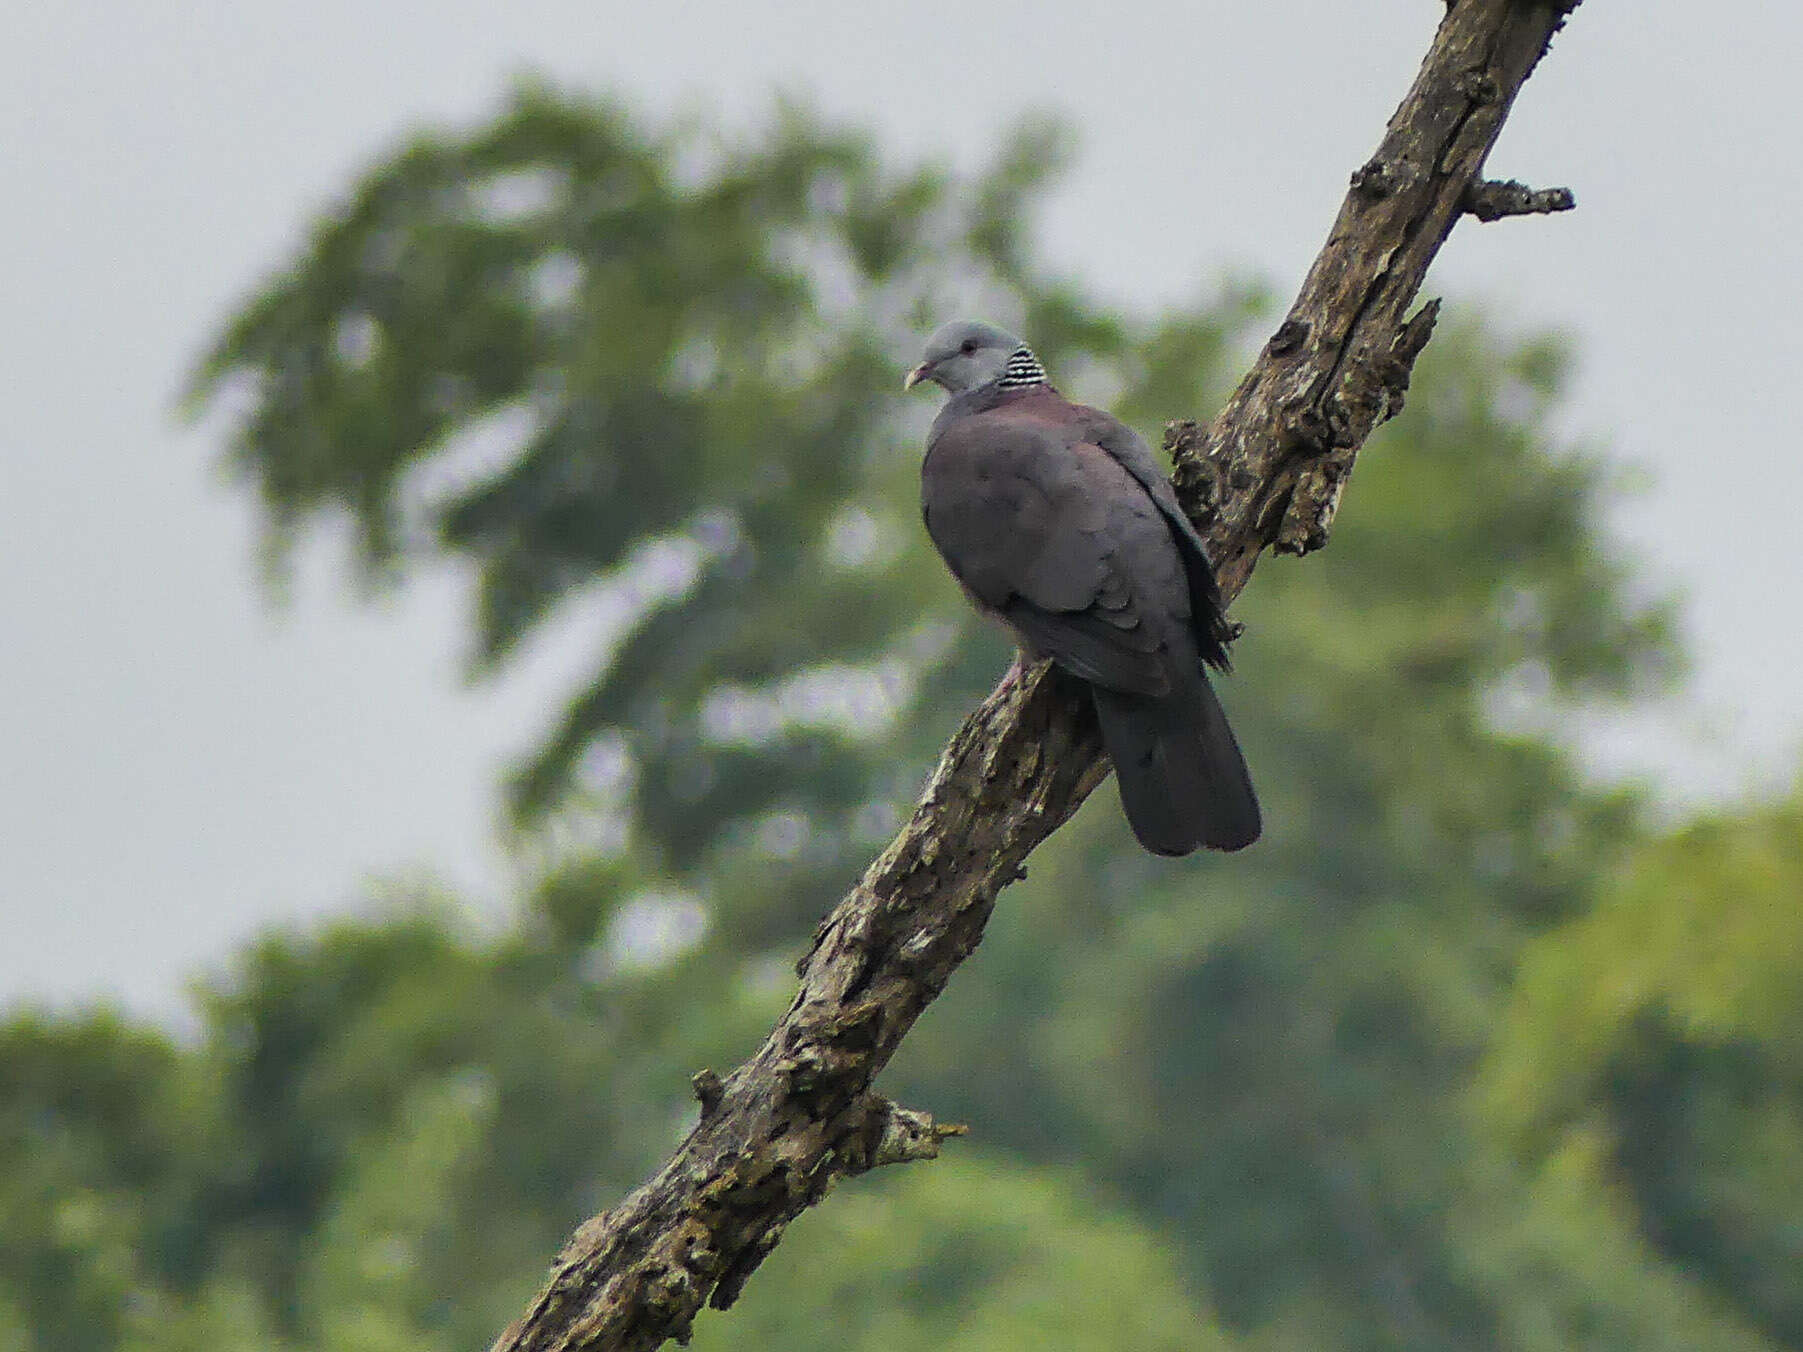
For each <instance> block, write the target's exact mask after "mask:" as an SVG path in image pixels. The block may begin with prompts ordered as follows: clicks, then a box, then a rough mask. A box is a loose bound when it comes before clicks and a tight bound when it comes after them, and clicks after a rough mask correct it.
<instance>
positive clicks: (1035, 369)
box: [903, 319, 1045, 394]
mask: <svg viewBox="0 0 1803 1352" xmlns="http://www.w3.org/2000/svg"><path fill="white" fill-rule="evenodd" d="M923 380H930V381H932V382H934V383H935V384H937V385H939V386H941V387H942V388H943V389H944V390H945V392H946V393H947V394H963V393H964V391H966V390H974V389H977V388H979V387H980V386H983V385H1002V386H1005V387H1013V386H1020V385H1039V384H1043V383H1044V382H1045V368H1044V367H1042V366H1041V365H1040V364H1039V358H1037V357H1035V356H1034V355H1033V351H1032V349H1031V348H1029V347H1028V346H1027V345H1026V344H1025V343H1023V342H1021V340H1020V339H1018V338H1016V337H1015V336H1014V335H1013V334H1012V333H1009V332H1008V331H1007V330H1006V329H998V328H997V327H996V326H995V325H994V324H985V323H983V322H982V321H981V320H975V319H961V320H959V321H957V322H956V323H953V324H947V325H946V326H945V327H944V328H942V329H940V330H939V331H938V332H936V333H935V334H934V335H933V336H932V337H931V338H929V339H927V346H926V351H925V352H923V353H922V354H921V362H920V365H919V366H916V367H915V368H914V369H913V370H912V371H910V372H908V379H907V381H906V383H905V384H904V386H903V388H905V389H910V390H911V389H913V388H914V387H915V386H916V385H918V384H920V382H921V381H923Z"/></svg>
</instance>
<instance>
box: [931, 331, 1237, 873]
mask: <svg viewBox="0 0 1803 1352" xmlns="http://www.w3.org/2000/svg"><path fill="white" fill-rule="evenodd" d="M923 381H931V382H932V383H934V384H937V385H939V386H941V387H942V388H943V389H944V390H945V391H946V393H947V394H948V395H950V398H948V399H947V400H946V402H945V406H944V407H943V408H942V409H940V411H939V416H938V417H937V418H936V419H934V421H933V427H932V431H931V432H929V433H928V435H927V452H926V458H925V459H924V460H923V461H922V462H921V467H920V484H921V510H922V514H923V515H924V517H925V518H926V528H927V534H928V535H929V536H931V537H932V541H933V544H934V545H935V547H937V549H938V550H939V553H940V555H941V556H942V557H943V558H944V559H945V562H946V565H947V566H948V567H949V568H950V569H951V571H952V575H953V576H954V577H956V578H957V580H958V582H959V584H960V585H961V586H962V587H963V588H964V591H965V593H966V595H968V596H969V598H970V599H971V601H972V602H973V603H974V604H975V606H976V607H977V609H978V610H979V611H981V612H982V613H984V614H986V615H989V616H992V617H994V618H997V619H999V620H1000V621H1001V622H1002V623H1003V624H1004V625H1006V626H1007V628H1008V629H1010V630H1011V631H1012V632H1013V634H1014V637H1015V640H1016V642H1017V643H1018V644H1019V646H1020V650H1021V655H1022V659H1023V660H1025V661H1037V660H1039V659H1041V658H1047V657H1049V658H1050V659H1051V660H1052V661H1053V662H1054V663H1056V664H1057V665H1058V666H1059V667H1061V668H1063V669H1064V670H1065V671H1067V672H1069V673H1070V674H1071V675H1073V676H1076V677H1078V678H1079V679H1080V680H1081V681H1083V682H1084V684H1085V685H1086V686H1087V688H1088V691H1089V694H1090V697H1091V699H1092V700H1093V701H1094V703H1095V710H1096V716H1097V720H1098V722H1099V723H1100V726H1101V731H1102V741H1103V744H1104V745H1105V746H1106V747H1107V749H1108V754H1109V757H1110V759H1112V760H1113V762H1114V772H1115V778H1116V781H1117V782H1118V784H1119V786H1120V794H1121V806H1122V808H1123V809H1124V810H1125V811H1126V814H1127V822H1128V824H1129V825H1130V826H1131V827H1132V828H1133V834H1134V835H1135V836H1136V837H1137V838H1138V839H1139V842H1140V844H1141V845H1143V846H1144V847H1145V848H1146V849H1148V850H1150V851H1152V852H1153V853H1154V854H1161V855H1184V854H1189V853H1190V852H1191V851H1193V850H1195V849H1196V848H1197V847H1198V846H1202V845H1206V846H1207V847H1209V848H1210V849H1215V850H1238V849H1243V848H1244V847H1245V846H1247V845H1250V844H1251V843H1252V842H1253V841H1255V840H1257V839H1258V836H1259V831H1260V829H1261V821H1260V815H1259V808H1258V797H1257V795H1256V794H1255V793H1254V792H1253V788H1252V778H1251V776H1250V774H1249V773H1248V772H1247V770H1246V761H1245V757H1244V756H1243V755H1242V754H1241V753H1240V748H1239V743H1238V742H1236V741H1235V740H1234V736H1233V729H1232V728H1230V727H1229V726H1228V724H1227V715H1226V713H1225V712H1224V711H1223V710H1222V708H1221V702H1220V700H1219V699H1218V698H1217V697H1216V696H1215V692H1214V690H1213V688H1212V687H1211V686H1210V685H1209V682H1208V675H1207V672H1206V670H1205V666H1212V667H1214V668H1216V669H1217V670H1220V671H1226V670H1227V669H1228V661H1227V645H1228V643H1229V642H1230V641H1231V640H1232V638H1233V637H1234V630H1233V627H1232V626H1231V625H1229V624H1228V622H1227V619H1226V617H1225V615H1224V614H1223V613H1222V605H1221V595H1220V590H1219V588H1218V587H1217V586H1216V583H1215V576H1214V570H1213V568H1212V567H1211V566H1210V564H1209V561H1208V556H1207V554H1206V553H1205V552H1204V549H1203V545H1202V541H1201V538H1200V537H1199V536H1198V535H1197V534H1196V530H1195V527H1194V526H1192V525H1191V524H1190V521H1189V518H1188V517H1187V516H1185V515H1184V512H1183V508H1182V507H1181V506H1179V505H1178V502H1177V494H1176V492H1175V491H1174V490H1173V489H1172V487H1171V485H1170V481H1169V480H1167V479H1166V478H1165V476H1164V475H1163V474H1162V473H1160V471H1159V468H1158V465H1157V462H1156V461H1154V460H1153V458H1152V452H1151V451H1150V450H1149V449H1148V448H1147V446H1146V443H1145V442H1144V441H1142V440H1141V439H1140V438H1139V437H1138V436H1137V435H1136V434H1135V433H1134V432H1133V431H1132V429H1130V428H1129V427H1127V425H1126V424H1125V423H1123V422H1121V421H1120V420H1119V419H1117V418H1115V417H1113V416H1112V415H1111V414H1108V413H1104V412H1101V411H1099V410H1097V409H1093V408H1086V407H1085V406H1083V405H1082V404H1073V403H1071V402H1070V401H1069V400H1068V399H1066V398H1065V397H1064V396H1063V395H1061V394H1060V393H1059V392H1058V391H1057V390H1056V389H1055V388H1053V386H1052V385H1051V383H1050V381H1049V380H1048V379H1047V377H1046V372H1045V368H1044V367H1042V366H1041V365H1040V363H1039V360H1038V358H1037V357H1035V356H1034V355H1033V351H1032V349H1031V348H1029V347H1028V346H1027V345H1026V344H1025V343H1023V342H1022V341H1021V340H1020V339H1018V338H1016V337H1015V336H1014V335H1013V334H1011V333H1008V332H1006V331H1005V330H1003V329H999V328H996V327H995V326H994V325H991V324H984V323H979V322H975V321H968V320H967V321H963V322H959V323H954V324H948V325H946V326H945V327H944V328H941V329H940V330H939V331H938V332H936V333H935V334H933V336H932V337H931V338H930V339H928V340H927V345H926V351H925V353H924V357H923V360H922V361H921V363H920V365H918V366H916V367H915V368H914V369H913V370H912V371H910V372H909V373H908V377H907V381H906V383H905V386H904V388H906V389H913V388H914V387H915V386H916V385H918V384H921V383H922V382H923Z"/></svg>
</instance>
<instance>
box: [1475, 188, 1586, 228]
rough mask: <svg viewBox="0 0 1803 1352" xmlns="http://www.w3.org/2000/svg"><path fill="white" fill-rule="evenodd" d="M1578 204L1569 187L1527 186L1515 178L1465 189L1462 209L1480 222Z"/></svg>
mask: <svg viewBox="0 0 1803 1352" xmlns="http://www.w3.org/2000/svg"><path fill="white" fill-rule="evenodd" d="M1577 204H1578V201H1577V198H1575V197H1573V196H1572V195H1571V189H1570V188H1530V187H1528V185H1527V184H1525V183H1517V182H1516V181H1515V180H1514V179H1512V178H1510V179H1487V180H1485V181H1484V182H1482V183H1473V184H1472V185H1471V186H1470V187H1469V188H1467V189H1466V190H1465V210H1467V211H1469V212H1470V213H1471V214H1472V215H1473V216H1476V217H1477V218H1478V219H1479V220H1480V221H1500V220H1501V219H1502V218H1503V217H1504V216H1546V215H1550V214H1552V213H1553V212H1555V211H1570V210H1571V209H1572V208H1573V207H1575V206H1576V205H1577Z"/></svg>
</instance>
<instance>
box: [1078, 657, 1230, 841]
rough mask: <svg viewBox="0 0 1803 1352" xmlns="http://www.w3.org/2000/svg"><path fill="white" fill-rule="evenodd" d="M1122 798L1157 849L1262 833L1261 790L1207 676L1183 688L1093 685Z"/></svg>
mask: <svg viewBox="0 0 1803 1352" xmlns="http://www.w3.org/2000/svg"><path fill="white" fill-rule="evenodd" d="M1090 689H1091V691H1092V692H1093V694H1094V695H1095V701H1096V714H1097V717H1098V718H1099V719H1100V721H1101V725H1102V742H1103V744H1104V745H1105V746H1107V748H1108V754H1109V756H1110V757H1112V758H1113V760H1114V776H1115V779H1116V780H1117V781H1118V782H1119V784H1120V788H1121V806H1122V807H1123V808H1124V809H1126V813H1127V822H1128V824H1129V825H1131V826H1132V827H1133V834H1134V835H1135V836H1137V837H1139V843H1140V844H1141V845H1144V846H1145V847H1146V848H1147V849H1148V850H1151V851H1152V852H1153V853H1154V854H1171V855H1175V854H1188V853H1190V851H1192V850H1194V849H1195V848H1196V847H1197V846H1198V845H1206V846H1208V848H1209V849H1211V850H1239V849H1244V848H1245V847H1246V846H1248V845H1250V844H1251V843H1252V842H1253V841H1255V840H1257V839H1258V835H1259V831H1260V829H1261V822H1260V818H1259V811H1258V797H1257V795H1256V794H1255V793H1254V792H1253V790H1252V776H1251V775H1250V774H1249V773H1247V770H1246V758H1245V757H1244V756H1243V755H1241V754H1240V746H1239V743H1238V742H1237V741H1235V740H1234V736H1233V729H1232V728H1231V727H1229V726H1228V724H1227V714H1226V711H1225V710H1223V709H1222V708H1221V701H1220V700H1219V699H1218V698H1217V697H1216V695H1215V692H1214V690H1213V688H1212V687H1210V685H1209V684H1208V681H1207V678H1206V677H1203V676H1202V675H1201V673H1200V672H1198V673H1197V680H1196V685H1195V686H1194V687H1192V688H1191V689H1189V690H1184V691H1182V692H1181V693H1177V694H1171V695H1161V696H1151V695H1133V694H1127V693H1124V692H1122V691H1119V690H1107V689H1104V688H1102V687H1101V686H1096V685H1092V686H1091V687H1090Z"/></svg>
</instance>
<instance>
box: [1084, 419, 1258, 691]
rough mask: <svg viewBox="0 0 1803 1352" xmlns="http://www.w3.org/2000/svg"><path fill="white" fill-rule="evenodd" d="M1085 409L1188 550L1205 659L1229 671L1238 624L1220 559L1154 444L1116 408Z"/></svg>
mask: <svg viewBox="0 0 1803 1352" xmlns="http://www.w3.org/2000/svg"><path fill="white" fill-rule="evenodd" d="M1073 409H1074V411H1075V412H1076V414H1077V415H1079V417H1080V419H1081V421H1080V424H1079V425H1080V426H1081V427H1082V430H1083V434H1084V436H1085V437H1087V438H1088V439H1089V440H1090V441H1092V442H1094V443H1095V444H1096V445H1097V446H1100V447H1101V448H1102V449H1103V450H1105V451H1107V452H1108V453H1109V454H1110V455H1112V456H1113V457H1114V458H1115V459H1116V460H1117V461H1118V462H1120V465H1121V467H1122V468H1123V469H1125V470H1126V471H1127V473H1129V474H1130V475H1132V476H1133V478H1134V481H1135V482H1137V483H1138V484H1139V485H1140V487H1142V488H1144V489H1145V490H1146V494H1147V496H1148V497H1150V498H1151V499H1152V501H1153V503H1154V504H1156V506H1157V507H1158V510H1159V513H1160V514H1161V515H1162V516H1163V517H1164V519H1165V522H1166V524H1167V525H1168V526H1169V527H1170V531H1171V536H1172V538H1173V539H1174V540H1175V541H1176V543H1177V548H1178V550H1179V552H1180V553H1181V554H1182V556H1183V564H1184V573H1185V576H1186V577H1187V578H1188V580H1189V591H1190V609H1191V612H1192V614H1193V615H1194V616H1195V620H1196V624H1195V636H1196V644H1197V647H1198V648H1199V649H1200V650H1201V653H1202V660H1203V661H1205V662H1207V663H1208V664H1209V666H1211V667H1216V668H1218V669H1220V670H1222V671H1226V670H1227V669H1228V667H1229V665H1230V664H1229V662H1228V657H1227V645H1228V644H1229V643H1231V642H1232V641H1233V636H1234V629H1233V626H1232V625H1231V624H1230V623H1229V622H1228V620H1227V614H1226V607H1224V606H1223V605H1222V604H1221V589H1220V586H1219V585H1218V584H1217V582H1216V581H1215V572H1214V565H1213V564H1211V563H1210V562H1209V559H1208V551H1207V549H1206V548H1205V547H1204V546H1203V544H1202V537H1201V536H1200V535H1198V534H1197V533H1196V527H1195V525H1194V524H1193V523H1192V522H1191V521H1190V519H1189V514H1188V513H1187V512H1185V511H1184V510H1183V506H1182V504H1181V503H1179V502H1178V501H1177V490H1176V489H1174V488H1172V487H1171V481H1170V480H1169V479H1167V478H1166V477H1165V475H1164V472H1163V471H1162V470H1161V469H1159V467H1158V461H1157V460H1156V459H1154V458H1153V455H1152V451H1151V448H1150V447H1148V446H1147V445H1146V443H1145V442H1144V441H1143V440H1142V439H1141V438H1140V435H1139V433H1137V432H1135V431H1134V430H1133V429H1132V428H1131V427H1129V426H1127V424H1126V423H1124V422H1122V421H1121V420H1120V419H1119V418H1117V417H1115V416H1114V415H1113V414H1112V413H1106V412H1103V411H1102V410H1101V409H1095V408H1089V407H1087V406H1086V405H1081V404H1079V405H1073Z"/></svg>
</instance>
